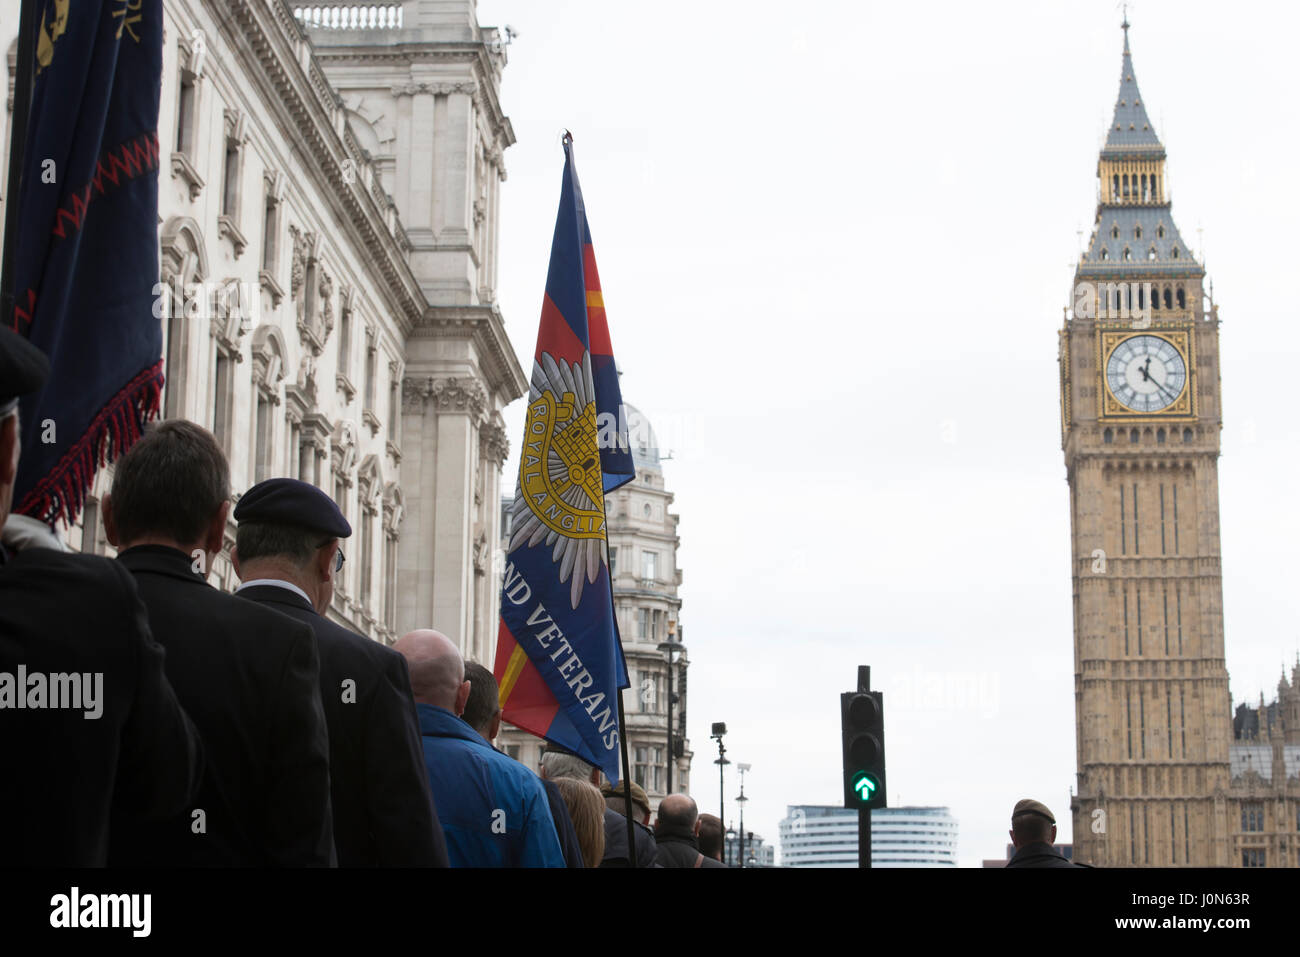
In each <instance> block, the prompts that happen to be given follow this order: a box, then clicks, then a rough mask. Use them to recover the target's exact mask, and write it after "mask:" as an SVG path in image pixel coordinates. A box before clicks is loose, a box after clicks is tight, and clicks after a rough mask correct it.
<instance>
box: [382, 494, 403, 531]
mask: <svg viewBox="0 0 1300 957" xmlns="http://www.w3.org/2000/svg"><path fill="white" fill-rule="evenodd" d="M405 511H406V500H405V498H404V497H403V495H402V487H401V486H400V485H398V484H397V483H396V482H389V483H388V484H387V485H386V486H384V531H385V532H387V533H388V534H389V535H390V536H392V537H394V538H396V537H397V530H398V527H399V526H400V525H401V524H402V514H403V513H404V512H405Z"/></svg>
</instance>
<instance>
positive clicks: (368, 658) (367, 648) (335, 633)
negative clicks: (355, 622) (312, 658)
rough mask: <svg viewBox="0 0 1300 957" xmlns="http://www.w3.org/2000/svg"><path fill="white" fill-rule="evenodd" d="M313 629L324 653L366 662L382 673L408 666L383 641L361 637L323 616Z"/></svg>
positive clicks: (403, 659) (314, 622)
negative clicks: (326, 650) (399, 666)
mask: <svg viewBox="0 0 1300 957" xmlns="http://www.w3.org/2000/svg"><path fill="white" fill-rule="evenodd" d="M312 628H313V630H314V631H315V632H316V638H317V639H318V640H319V641H320V643H321V649H322V651H324V650H325V649H326V648H328V649H330V651H332V652H333V653H334V654H336V655H338V656H340V657H344V658H346V659H348V660H352V661H364V662H365V663H366V664H368V665H370V667H372V668H374V669H376V670H380V671H384V670H387V669H389V668H393V667H394V666H396V665H399V664H400V665H401V667H403V668H404V667H405V666H406V659H405V658H403V657H402V656H401V655H400V654H399V653H398V652H396V651H394V650H393V649H392V648H389V647H388V646H387V645H385V644H384V643H383V642H382V641H375V640H374V639H372V638H367V637H366V636H365V635H359V634H357V633H356V632H355V631H353V630H352V629H350V628H346V627H344V626H343V625H340V624H339V623H338V622H335V621H330V620H329V619H328V618H326V617H324V616H323V615H318V616H317V617H316V619H315V620H314V621H313V622H312Z"/></svg>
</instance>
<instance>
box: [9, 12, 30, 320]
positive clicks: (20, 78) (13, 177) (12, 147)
mask: <svg viewBox="0 0 1300 957" xmlns="http://www.w3.org/2000/svg"><path fill="white" fill-rule="evenodd" d="M19 10H20V12H19V14H18V63H17V70H18V73H17V75H16V76H15V77H14V112H13V126H12V127H11V129H10V132H9V185H8V186H7V187H6V189H5V227H4V245H3V250H4V253H3V255H4V261H3V265H2V266H0V322H2V323H4V324H5V325H6V326H8V325H9V324H10V323H11V322H13V321H14V320H13V314H14V298H15V296H16V295H17V290H15V289H12V288H10V287H11V286H12V285H13V282H14V251H15V250H16V249H17V247H18V200H19V192H20V191H21V189H22V178H23V162H24V160H25V158H26V153H27V120H28V117H29V116H30V115H31V107H32V73H33V60H34V57H33V54H34V53H35V50H34V47H35V45H36V0H21V6H20V8H19ZM14 331H15V332H20V331H21V330H18V329H15V330H14Z"/></svg>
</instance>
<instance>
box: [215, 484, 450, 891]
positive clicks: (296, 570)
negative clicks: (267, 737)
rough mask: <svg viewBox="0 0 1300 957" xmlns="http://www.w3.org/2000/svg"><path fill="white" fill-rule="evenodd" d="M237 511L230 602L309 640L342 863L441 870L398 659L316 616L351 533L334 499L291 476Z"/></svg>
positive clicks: (251, 493)
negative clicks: (245, 602) (280, 621)
mask: <svg viewBox="0 0 1300 957" xmlns="http://www.w3.org/2000/svg"><path fill="white" fill-rule="evenodd" d="M234 515H235V520H236V521H238V522H239V531H238V535H237V538H236V545H235V550H234V552H233V553H232V556H231V557H232V559H233V561H234V565H235V571H236V573H237V574H238V575H239V577H240V580H241V581H242V582H243V584H242V585H241V586H240V587H239V589H238V591H237V594H238V595H239V597H241V598H247V599H249V600H251V601H255V602H258V603H260V604H264V605H266V606H267V607H269V608H273V609H275V610H276V611H278V612H281V613H282V614H285V615H289V616H291V617H293V618H297V619H298V620H299V621H303V622H306V623H307V624H309V625H310V626H311V627H312V630H313V631H314V632H315V633H316V643H317V647H318V649H319V651H320V661H321V669H320V682H321V689H320V690H321V701H322V702H323V704H324V707H325V721H326V724H327V725H328V727H329V739H330V796H331V803H332V805H333V811H334V845H335V847H336V849H337V850H338V862H339V866H340V867H375V866H406V867H419V866H432V867H446V866H447V847H446V843H445V840H444V837H443V833H442V828H441V827H440V826H439V824H438V818H437V815H436V813H435V810H434V805H433V797H432V794H431V792H430V790H429V778H428V775H427V774H426V772H425V766H424V750H423V746H422V745H421V742H420V728H419V724H418V722H417V719H416V712H415V700H414V699H413V698H412V696H411V682H410V678H409V677H408V674H407V668H406V661H405V659H403V658H402V656H401V655H399V654H398V653H397V652H395V651H393V650H392V649H390V648H387V647H385V646H384V645H383V644H381V643H380V642H377V641H371V640H370V639H368V638H365V637H363V636H361V635H358V634H356V633H354V632H352V631H349V630H348V629H346V628H344V627H342V626H341V625H338V624H336V623H334V622H332V621H330V620H329V619H328V618H326V617H325V613H326V612H327V611H328V610H329V607H330V602H331V601H332V600H333V597H334V582H335V578H336V576H337V575H338V574H339V572H340V571H341V570H342V568H343V561H344V558H343V552H342V549H341V547H340V541H339V540H340V539H343V538H347V537H348V536H350V535H351V534H352V527H351V526H350V525H349V524H348V521H347V519H346V518H345V517H344V516H343V513H342V512H341V511H340V510H339V507H338V505H336V504H335V503H334V500H333V499H332V498H330V497H329V496H328V495H326V494H325V493H324V492H322V491H321V490H320V489H318V488H317V487H316V486H314V485H311V484H309V483H307V482H300V481H298V480H297V479H290V478H276V479H268V480H267V481H265V482H259V483H258V484H257V485H254V486H253V487H252V488H250V489H249V490H248V491H247V492H246V493H245V494H244V496H243V497H242V498H241V499H240V500H239V503H238V504H237V505H236V506H235V512H234ZM361 560H362V561H365V560H368V559H366V558H362V559H361Z"/></svg>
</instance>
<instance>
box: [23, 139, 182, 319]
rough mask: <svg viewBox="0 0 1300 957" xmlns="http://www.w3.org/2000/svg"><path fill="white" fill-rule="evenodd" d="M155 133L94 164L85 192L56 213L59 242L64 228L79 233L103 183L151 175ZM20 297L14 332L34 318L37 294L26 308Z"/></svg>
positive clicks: (155, 156)
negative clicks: (145, 174)
mask: <svg viewBox="0 0 1300 957" xmlns="http://www.w3.org/2000/svg"><path fill="white" fill-rule="evenodd" d="M158 152H159V150H158V131H157V130H154V131H151V132H149V133H143V134H141V135H140V136H138V137H136V138H135V139H133V140H128V141H127V142H125V143H123V144H122V145H121V146H119V147H117V148H116V149H113V150H110V151H109V152H107V153H105V154H104V156H103V158H102V159H100V161H99V162H98V163H96V164H95V175H94V176H93V177H91V180H90V182H89V183H87V184H86V185H85V187H84V188H82V189H80V190H77V191H76V192H74V193H73V194H72V195H71V196H70V197H69V199H68V204H67V206H65V207H63V208H61V209H59V210H58V211H57V212H56V213H55V218H54V228H53V229H52V230H51V232H52V233H53V234H54V235H55V236H57V237H58V238H59V239H67V238H68V232H69V230H68V228H67V225H68V224H69V223H70V224H71V225H72V230H71V231H72V232H74V233H75V232H77V231H79V230H80V229H81V226H82V224H83V223H84V222H85V221H86V210H88V209H89V208H90V203H91V201H92V200H93V199H94V198H95V197H96V196H103V195H104V194H105V193H106V192H107V191H108V190H107V189H106V188H105V185H104V183H105V180H107V181H108V183H109V185H110V186H112V187H119V186H121V185H122V183H123V180H125V181H126V182H130V181H131V180H133V179H135V178H136V177H137V176H140V175H142V174H144V173H150V172H153V171H154V170H156V169H157V168H158ZM21 301H22V296H21V295H17V296H15V297H14V319H13V324H12V325H11V326H10V328H12V329H13V330H14V331H15V332H19V331H21V330H20V328H19V323H20V322H22V323H26V324H27V325H31V323H32V317H33V316H34V315H35V314H36V290H35V289H28V290H27V306H26V308H24V307H23V306H22V305H20V303H21Z"/></svg>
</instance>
